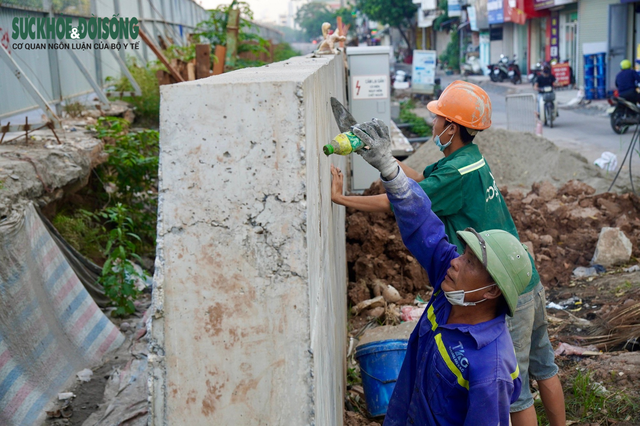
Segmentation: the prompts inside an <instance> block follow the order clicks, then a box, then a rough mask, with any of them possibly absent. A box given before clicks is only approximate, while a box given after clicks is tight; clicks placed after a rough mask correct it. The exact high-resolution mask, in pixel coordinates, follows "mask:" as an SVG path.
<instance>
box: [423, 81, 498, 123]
mask: <svg viewBox="0 0 640 426" xmlns="http://www.w3.org/2000/svg"><path fill="white" fill-rule="evenodd" d="M427 109H428V110H429V111H431V112H432V113H434V114H438V115H441V116H442V117H445V118H448V119H449V120H450V121H453V122H454V123H456V124H459V125H461V126H464V127H466V128H467V129H473V130H484V129H488V128H489V127H490V126H491V100H490V99H489V95H487V92H485V91H484V90H483V89H482V88H480V86H477V85H475V84H473V83H468V82H466V81H461V80H456V81H454V82H453V83H451V84H450V85H449V86H447V88H446V89H444V91H443V92H442V94H441V95H440V98H438V100H437V101H431V102H429V104H428V105H427ZM469 133H471V134H475V133H477V132H473V131H472V132H469Z"/></svg>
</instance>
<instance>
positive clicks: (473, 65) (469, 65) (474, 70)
mask: <svg viewBox="0 0 640 426" xmlns="http://www.w3.org/2000/svg"><path fill="white" fill-rule="evenodd" d="M462 74H463V75H479V74H482V66H481V65H480V60H479V59H478V57H477V56H472V55H467V58H466V62H465V63H464V64H462Z"/></svg>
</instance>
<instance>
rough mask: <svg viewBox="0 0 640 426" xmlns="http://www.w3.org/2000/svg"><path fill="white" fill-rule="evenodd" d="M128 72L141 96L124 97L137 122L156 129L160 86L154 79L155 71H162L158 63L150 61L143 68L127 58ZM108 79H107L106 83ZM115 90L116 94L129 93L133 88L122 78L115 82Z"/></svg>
mask: <svg viewBox="0 0 640 426" xmlns="http://www.w3.org/2000/svg"><path fill="white" fill-rule="evenodd" d="M127 68H128V69H129V72H130V73H131V75H132V76H133V78H134V79H135V80H136V82H137V83H138V85H139V86H140V91H141V92H142V96H133V97H124V98H123V100H124V101H126V102H129V103H130V104H131V105H133V107H134V111H135V113H136V115H137V120H139V121H140V122H141V124H142V125H148V126H152V127H157V126H158V122H159V120H160V86H159V85H158V79H157V77H156V71H157V70H159V69H163V68H164V67H162V66H161V65H159V63H158V62H154V61H151V62H149V63H147V64H146V65H145V66H140V65H138V63H137V61H136V60H135V59H133V58H129V60H128V61H127ZM109 80H110V78H109V77H107V81H109ZM115 90H116V91H118V92H131V91H133V86H131V82H129V80H128V79H127V77H125V76H122V77H121V78H120V79H119V80H117V81H116V82H115Z"/></svg>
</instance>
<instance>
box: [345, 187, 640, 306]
mask: <svg viewBox="0 0 640 426" xmlns="http://www.w3.org/2000/svg"><path fill="white" fill-rule="evenodd" d="M502 192H503V195H504V196H505V200H506V202H507V206H508V207H509V211H510V212H511V215H512V216H513V220H514V222H515V224H516V227H517V229H518V233H519V234H520V239H521V240H522V241H523V242H526V241H530V242H531V243H532V244H533V248H534V255H535V258H536V266H537V268H538V271H539V273H540V277H541V279H542V282H543V284H545V285H546V286H557V285H562V284H566V283H568V282H569V281H570V279H571V273H572V271H573V269H574V268H575V267H577V266H588V264H589V262H590V260H591V258H592V257H593V253H594V251H595V247H596V243H597V241H598V236H599V234H600V230H601V229H602V227H618V228H620V229H622V231H623V232H624V233H625V234H626V236H627V237H628V238H629V239H630V240H631V243H632V245H633V256H634V257H636V258H639V257H640V198H638V197H637V196H635V195H633V194H622V195H618V194H614V193H602V194H597V195H596V194H595V192H596V191H595V189H594V188H593V187H591V186H589V185H587V184H584V183H582V182H578V181H569V182H568V183H566V184H565V185H563V186H562V187H561V188H560V189H556V188H555V186H554V185H552V184H551V183H549V182H543V183H540V184H535V185H533V188H532V190H531V191H530V192H528V193H527V194H525V193H523V192H522V191H520V190H517V189H516V190H511V191H507V190H506V189H503V190H502ZM380 193H383V188H382V185H381V184H380V183H379V182H376V183H374V184H373V185H372V187H371V188H370V189H368V190H367V191H365V195H373V194H380ZM347 262H348V269H349V281H350V282H349V286H348V296H349V302H350V303H352V304H354V305H355V304H357V303H359V302H361V301H363V300H367V299H369V298H371V297H373V282H374V280H375V279H382V280H384V281H385V282H386V283H387V284H390V285H393V286H394V287H395V288H396V289H397V290H398V291H399V292H400V295H401V296H402V297H403V300H401V301H400V302H399V304H403V303H412V302H413V299H414V297H415V296H417V295H420V294H421V295H423V296H424V295H426V294H427V293H428V291H429V280H428V278H427V274H426V272H425V271H424V270H423V269H422V267H421V266H420V264H418V262H417V261H416V260H415V259H414V258H413V256H411V254H410V253H409V251H408V250H407V249H406V248H405V246H404V244H403V242H402V238H401V236H400V232H399V230H398V227H397V225H396V222H395V218H394V216H393V214H392V213H365V212H358V211H355V210H353V209H348V210H347Z"/></svg>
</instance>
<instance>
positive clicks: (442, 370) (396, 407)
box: [383, 171, 521, 426]
mask: <svg viewBox="0 0 640 426" xmlns="http://www.w3.org/2000/svg"><path fill="white" fill-rule="evenodd" d="M383 182H384V181H383ZM384 186H385V187H386V190H387V194H388V196H389V200H390V201H391V203H392V204H393V207H394V212H395V216H396V220H397V222H398V226H399V228H400V233H401V234H402V240H403V241H404V244H405V245H406V246H407V248H408V249H409V251H411V253H412V254H413V255H414V256H415V258H416V259H417V260H418V261H419V262H420V264H421V265H422V266H423V267H424V268H425V269H426V271H427V273H428V275H429V280H430V282H431V283H434V287H433V288H434V294H433V296H432V297H431V300H430V301H429V304H428V306H427V309H426V311H425V314H424V315H422V317H421V318H420V321H419V322H418V325H417V326H416V328H415V329H414V331H413V333H412V334H411V337H410V339H409V344H408V347H407V354H406V357H405V360H404V363H403V364H402V368H401V370H400V375H399V377H398V381H397V382H396V386H395V390H394V391H393V395H392V396H391V400H390V402H389V408H388V410H387V415H386V418H385V422H384V424H385V426H396V425H469V426H471V425H490V426H496V425H505V426H507V425H509V406H510V405H511V403H513V402H515V401H516V400H517V399H518V396H519V395H520V387H521V382H520V378H519V370H518V362H517V360H516V355H515V351H514V349H513V342H512V341H511V336H510V335H509V331H508V329H507V325H506V319H505V315H506V311H505V312H502V313H501V314H500V315H498V316H497V317H496V318H494V319H493V320H490V321H486V322H483V323H480V324H475V325H468V324H447V320H448V318H449V314H450V313H451V304H450V303H449V301H448V300H447V299H446V298H445V297H444V294H443V292H442V291H441V289H440V287H441V284H442V281H443V280H444V277H445V275H446V273H447V269H449V266H450V264H451V260H452V259H455V258H456V257H458V256H459V255H458V252H457V251H456V246H455V245H453V244H450V243H449V241H448V239H447V236H446V234H445V232H444V230H445V228H444V225H443V224H442V221H441V220H440V219H438V217H437V216H436V215H435V214H434V213H433V212H432V211H431V201H430V200H429V197H428V196H427V195H426V193H425V192H424V190H423V189H422V188H420V186H419V185H418V184H417V183H416V182H414V181H413V180H411V179H408V178H406V176H405V175H404V172H402V171H400V174H399V175H398V176H397V177H396V178H395V179H393V180H391V181H388V182H384ZM425 212H428V214H425Z"/></svg>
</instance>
